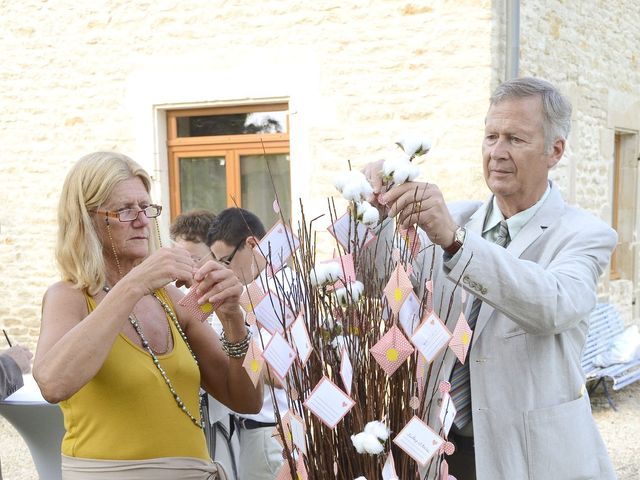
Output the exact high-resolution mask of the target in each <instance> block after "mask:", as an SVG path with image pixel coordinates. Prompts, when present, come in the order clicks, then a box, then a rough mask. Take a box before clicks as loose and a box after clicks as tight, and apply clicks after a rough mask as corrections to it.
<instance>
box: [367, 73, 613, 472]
mask: <svg viewBox="0 0 640 480" xmlns="http://www.w3.org/2000/svg"><path fill="white" fill-rule="evenodd" d="M570 117H571V106H570V104H569V102H568V101H567V100H566V99H565V98H564V97H563V96H562V95H561V94H560V93H559V92H558V90H557V89H556V88H555V87H554V86H553V85H551V84H550V83H548V82H545V81H543V80H539V79H534V78H523V79H516V80H512V81H509V82H506V83H504V84H502V85H501V86H500V87H498V89H497V90H496V92H494V94H493V96H492V97H491V105H490V108H489V111H488V113H487V117H486V120H485V135H484V141H483V146H482V152H483V166H484V176H485V180H486V183H487V185H488V186H489V188H490V190H491V191H492V193H493V195H491V197H490V198H489V199H488V201H487V202H485V203H479V202H462V203H456V204H450V205H447V204H446V203H445V201H444V199H443V196H442V193H441V191H440V189H439V188H438V187H437V186H436V185H434V184H432V183H428V184H427V183H417V182H409V183H405V184H403V185H398V186H395V187H393V188H392V189H391V190H390V191H389V192H386V193H384V194H381V195H380V196H379V197H378V201H379V202H380V205H381V207H382V206H384V207H385V208H386V209H387V212H388V216H389V217H395V218H396V220H397V222H398V223H400V224H402V225H404V226H409V225H412V224H417V225H418V226H419V227H420V229H419V231H421V233H422V234H423V241H424V242H431V243H433V244H434V245H435V246H436V248H427V249H423V252H424V253H423V254H422V256H421V257H419V258H418V260H417V262H416V263H417V264H416V265H414V269H415V271H417V272H420V271H422V272H428V271H429V268H430V267H431V260H432V258H433V259H434V261H435V268H434V270H433V272H434V273H433V285H434V288H435V289H436V292H435V295H434V302H435V308H436V311H440V312H446V310H447V309H448V307H449V299H450V298H451V295H452V292H453V303H452V307H451V311H450V312H449V315H448V317H447V318H448V323H447V326H448V327H449V329H451V330H453V328H454V326H455V324H456V321H457V320H458V317H459V315H460V313H461V312H463V313H464V314H465V315H466V318H467V319H468V321H469V323H470V324H472V325H473V330H474V333H473V336H472V344H471V348H470V351H469V356H468V358H467V360H466V362H465V366H462V365H461V364H460V362H459V361H457V360H456V357H455V356H454V355H453V353H452V352H451V351H449V349H447V350H446V351H445V352H444V353H443V354H442V355H444V358H443V357H442V356H441V357H439V358H437V359H436V360H435V362H436V365H438V364H439V362H440V361H443V362H444V364H443V368H442V369H441V372H442V373H441V374H440V376H439V377H438V378H436V375H434V376H433V378H431V381H430V384H429V385H427V390H426V392H427V394H428V395H430V394H434V395H435V397H436V398H434V404H435V403H436V401H437V399H438V398H439V395H440V394H439V392H438V388H437V385H438V383H439V382H440V381H441V380H448V381H450V382H451V384H452V389H453V390H452V392H451V394H452V398H453V402H454V404H455V405H456V408H457V410H458V414H457V415H456V419H455V420H454V426H453V428H452V430H451V432H450V435H449V437H450V439H452V441H453V442H454V444H455V445H456V448H457V450H456V452H455V454H454V455H453V456H451V457H447V460H448V462H449V465H450V470H449V472H450V473H451V474H452V475H454V476H456V478H457V479H458V480H469V479H474V478H477V479H479V480H496V479H519V480H520V479H528V480H550V479H553V480H578V479H580V480H587V479H593V480H596V479H597V480H606V479H614V478H615V474H614V472H613V468H612V466H611V462H610V460H609V458H608V455H607V451H606V448H605V446H604V443H603V441H602V439H601V437H600V434H599V433H598V431H597V428H596V426H595V422H594V420H593V417H592V415H591V408H590V403H589V397H588V395H587V392H586V388H585V385H584V382H585V378H584V374H583V372H582V369H581V354H582V348H583V346H584V343H585V338H586V334H587V330H588V317H589V313H590V311H591V310H592V309H593V307H594V306H595V303H596V288H597V283H598V278H599V276H600V274H601V273H602V272H603V270H604V269H605V268H606V266H607V264H608V262H609V260H610V256H611V252H612V250H613V248H614V247H615V245H616V240H617V237H616V233H615V232H614V231H613V230H612V229H611V228H610V227H609V226H607V225H606V224H604V223H603V222H602V221H600V220H598V219H597V218H595V217H593V216H591V215H589V214H587V213H585V212H584V211H581V210H579V209H577V208H573V207H570V206H568V205H567V204H566V203H565V202H564V201H563V199H562V196H561V194H560V192H559V190H558V188H557V186H556V185H554V184H553V183H552V182H550V181H549V178H548V172H549V170H550V169H551V168H552V167H553V166H554V165H556V164H557V163H558V161H559V160H560V158H561V157H562V155H563V153H564V150H565V142H566V138H567V136H568V133H569V127H570ZM377 171H379V168H378V167H376V166H375V165H370V166H368V167H367V168H366V169H365V173H367V175H368V176H369V178H370V179H372V180H375V181H378V178H379V175H378V174H377ZM386 228H388V229H390V228H391V227H386ZM427 236H428V238H426V237H427ZM423 245H424V243H423ZM458 281H460V283H459V286H458V288H455V286H456V283H457V282H458ZM463 289H464V290H465V291H466V292H467V293H468V294H469V295H468V298H467V300H466V302H463V295H462V290H463ZM454 290H455V291H454ZM476 299H477V300H476ZM440 302H443V304H442V305H441V304H440ZM438 309H439V310H438ZM464 368H466V369H467V370H466V372H465V370H464ZM469 399H470V402H469ZM437 410H438V409H437V408H432V409H431V413H430V417H431V418H429V420H430V421H429V423H430V424H431V425H437V424H439V420H437V419H436V418H435V417H436V415H437ZM422 473H423V475H424V474H426V473H427V472H422ZM434 474H435V472H434V471H433V469H432V471H431V472H429V475H428V476H429V478H431V477H432V476H433V475H434Z"/></svg>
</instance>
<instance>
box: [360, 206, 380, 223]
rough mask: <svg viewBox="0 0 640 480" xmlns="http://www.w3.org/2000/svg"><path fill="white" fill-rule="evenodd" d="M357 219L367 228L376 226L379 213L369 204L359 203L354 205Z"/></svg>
mask: <svg viewBox="0 0 640 480" xmlns="http://www.w3.org/2000/svg"><path fill="white" fill-rule="evenodd" d="M356 214H357V216H358V219H359V220H360V221H361V222H362V223H364V224H365V225H367V226H374V225H377V224H378V222H379V221H380V212H378V209H377V208H375V207H374V206H373V205H371V204H370V203H369V202H360V203H358V204H357V205H356Z"/></svg>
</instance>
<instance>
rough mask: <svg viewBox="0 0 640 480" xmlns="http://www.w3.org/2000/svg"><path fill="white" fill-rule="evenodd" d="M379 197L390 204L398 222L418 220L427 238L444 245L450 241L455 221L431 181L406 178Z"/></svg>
mask: <svg viewBox="0 0 640 480" xmlns="http://www.w3.org/2000/svg"><path fill="white" fill-rule="evenodd" d="M378 200H379V201H380V202H381V203H383V204H385V205H386V206H387V207H388V208H389V213H388V216H389V217H396V220H397V222H398V224H399V225H402V226H403V227H409V226H411V225H413V224H416V223H417V224H418V225H419V226H420V227H421V228H422V229H423V230H424V231H425V232H426V233H427V235H428V236H429V239H430V240H431V241H432V242H433V243H435V244H437V245H440V246H442V247H444V248H446V247H448V246H450V245H451V244H453V241H454V236H455V232H456V230H457V228H458V225H457V224H456V223H455V222H454V221H453V218H452V217H451V214H450V213H449V209H448V208H447V204H446V203H445V201H444V197H443V196H442V192H441V191H440V189H439V188H438V186H437V185H435V184H433V183H422V182H407V183H403V184H402V185H398V186H395V187H393V188H391V190H389V191H388V192H387V193H384V194H382V195H380V196H379V197H378Z"/></svg>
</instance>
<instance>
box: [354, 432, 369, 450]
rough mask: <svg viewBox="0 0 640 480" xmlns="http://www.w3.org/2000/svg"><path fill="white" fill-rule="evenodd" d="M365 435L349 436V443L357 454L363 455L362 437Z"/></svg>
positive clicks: (362, 433) (361, 433)
mask: <svg viewBox="0 0 640 480" xmlns="http://www.w3.org/2000/svg"><path fill="white" fill-rule="evenodd" d="M365 435H366V433H364V432H360V433H358V434H357V435H351V443H353V446H354V447H356V451H357V452H358V453H365V450H364V436H365Z"/></svg>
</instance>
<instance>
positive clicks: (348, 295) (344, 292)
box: [335, 281, 364, 307]
mask: <svg viewBox="0 0 640 480" xmlns="http://www.w3.org/2000/svg"><path fill="white" fill-rule="evenodd" d="M363 291H364V285H363V284H362V282H358V281H356V282H353V283H350V284H349V288H346V287H343V288H337V289H336V291H335V294H336V298H337V299H338V303H340V305H342V306H343V307H346V306H347V305H349V303H356V302H357V301H358V300H359V299H360V296H361V295H362V292H363Z"/></svg>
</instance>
